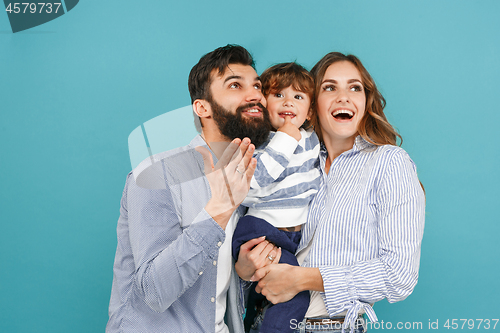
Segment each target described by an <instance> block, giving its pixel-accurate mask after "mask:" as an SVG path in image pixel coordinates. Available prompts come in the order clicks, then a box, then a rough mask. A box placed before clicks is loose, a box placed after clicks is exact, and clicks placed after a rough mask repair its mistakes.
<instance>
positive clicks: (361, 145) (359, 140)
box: [319, 135, 375, 168]
mask: <svg viewBox="0 0 500 333" xmlns="http://www.w3.org/2000/svg"><path fill="white" fill-rule="evenodd" d="M373 147H375V145H374V144H372V143H370V142H368V141H366V140H365V139H363V137H362V136H361V135H358V136H357V137H356V139H354V144H353V145H352V148H351V149H349V150H347V151H345V152H343V153H342V154H341V155H353V154H357V153H359V152H361V151H363V150H365V149H369V148H373ZM319 156H320V159H321V163H322V166H323V168H324V162H325V160H326V158H327V157H328V151H327V150H326V146H325V144H324V143H321V150H320V154H319Z"/></svg>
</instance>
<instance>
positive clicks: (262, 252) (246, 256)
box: [234, 236, 281, 281]
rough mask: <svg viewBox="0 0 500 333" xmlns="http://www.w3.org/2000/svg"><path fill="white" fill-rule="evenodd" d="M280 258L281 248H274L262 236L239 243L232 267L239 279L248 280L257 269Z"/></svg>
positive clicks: (276, 261)
mask: <svg viewBox="0 0 500 333" xmlns="http://www.w3.org/2000/svg"><path fill="white" fill-rule="evenodd" d="M280 258H281V248H276V246H274V245H273V244H272V243H270V242H268V241H267V240H266V239H265V236H262V237H259V238H254V239H251V240H249V241H248V242H246V243H245V244H243V245H241V247H240V253H239V255H238V261H237V262H236V264H235V265H234V267H235V269H236V273H238V275H239V277H240V278H241V279H243V280H245V281H249V280H250V278H251V277H252V276H253V275H254V273H255V271H256V270H257V269H259V268H262V267H265V266H267V265H270V264H274V263H276V264H277V263H278V262H279V261H280ZM271 259H272V260H271Z"/></svg>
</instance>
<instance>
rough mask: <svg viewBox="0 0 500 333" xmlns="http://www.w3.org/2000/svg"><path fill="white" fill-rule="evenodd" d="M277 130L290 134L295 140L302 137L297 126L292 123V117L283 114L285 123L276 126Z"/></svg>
mask: <svg viewBox="0 0 500 333" xmlns="http://www.w3.org/2000/svg"><path fill="white" fill-rule="evenodd" d="M278 131H280V132H283V133H286V134H288V135H290V136H291V137H292V138H294V139H295V140H297V141H300V139H301V138H302V135H301V134H300V130H299V129H298V128H297V126H295V125H294V124H292V117H290V116H285V123H284V124H283V125H282V126H281V127H280V128H278Z"/></svg>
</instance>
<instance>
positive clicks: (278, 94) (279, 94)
mask: <svg viewBox="0 0 500 333" xmlns="http://www.w3.org/2000/svg"><path fill="white" fill-rule="evenodd" d="M274 97H278V98H281V97H283V94H282V93H276V94H274Z"/></svg>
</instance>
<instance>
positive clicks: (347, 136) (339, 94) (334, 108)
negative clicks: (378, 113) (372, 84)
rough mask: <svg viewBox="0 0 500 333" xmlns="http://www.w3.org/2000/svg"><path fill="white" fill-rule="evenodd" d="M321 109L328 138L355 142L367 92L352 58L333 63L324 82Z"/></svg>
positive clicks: (319, 107) (322, 82) (320, 92)
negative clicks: (350, 60)
mask: <svg viewBox="0 0 500 333" xmlns="http://www.w3.org/2000/svg"><path fill="white" fill-rule="evenodd" d="M317 102H318V103H317V110H318V118H319V123H320V127H321V130H322V134H323V139H324V140H325V141H332V140H333V142H339V140H340V141H345V140H349V141H352V143H353V144H354V139H355V138H356V135H357V133H358V124H359V122H360V120H361V119H362V118H363V115H364V114H365V105H366V95H365V90H364V88H363V82H362V81H361V75H360V73H359V71H358V69H357V68H356V67H355V66H354V65H353V64H352V63H351V62H349V61H338V62H335V63H333V64H331V65H330V66H329V67H328V68H327V70H326V72H325V75H324V77H323V80H322V81H321V86H320V91H319V94H318V101H317Z"/></svg>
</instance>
